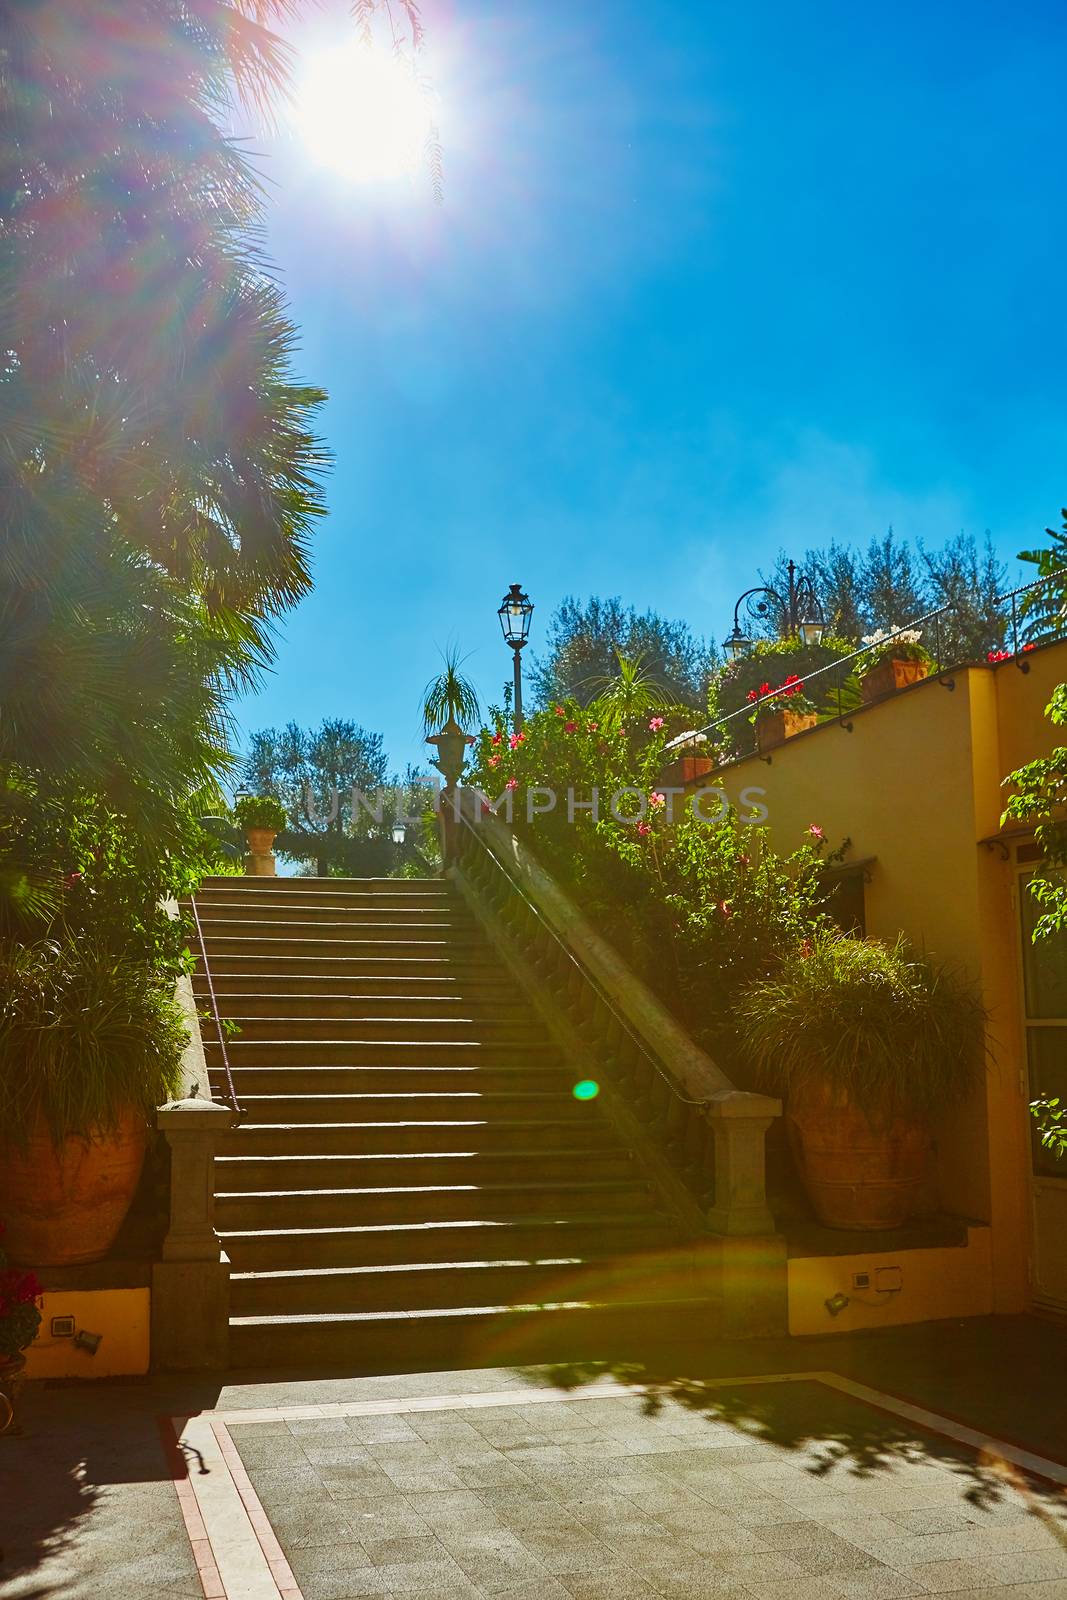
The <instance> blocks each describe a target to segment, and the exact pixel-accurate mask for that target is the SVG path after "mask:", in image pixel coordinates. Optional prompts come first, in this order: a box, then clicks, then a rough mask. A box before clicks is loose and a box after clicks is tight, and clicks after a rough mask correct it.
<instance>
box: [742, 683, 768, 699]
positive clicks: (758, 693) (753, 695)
mask: <svg viewBox="0 0 1067 1600" xmlns="http://www.w3.org/2000/svg"><path fill="white" fill-rule="evenodd" d="M770 692H771V686H770V684H769V683H761V684H760V686H759V688H758V689H750V690H749V691H748V698H749V699H750V700H751V701H752V702H753V703H755V701H757V700H762V699H763V696H764V695H765V694H770Z"/></svg>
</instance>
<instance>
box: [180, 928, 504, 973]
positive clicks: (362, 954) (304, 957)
mask: <svg viewBox="0 0 1067 1600" xmlns="http://www.w3.org/2000/svg"><path fill="white" fill-rule="evenodd" d="M363 933H364V935H365V936H364V937H357V936H356V933H355V932H352V933H349V934H346V935H345V936H344V937H337V938H322V937H319V936H317V935H314V936H313V935H311V934H310V933H309V935H308V937H306V938H304V937H302V936H299V935H297V934H295V933H290V934H289V935H283V934H281V933H278V932H275V931H274V930H273V929H272V927H271V924H270V923H269V922H259V923H249V925H248V931H247V932H244V933H242V932H236V933H235V932H233V931H232V930H231V931H230V932H227V933H226V934H221V933H219V932H218V931H217V930H215V929H211V930H208V929H207V928H205V929H204V943H205V946H206V947H207V956H208V961H209V962H210V963H211V970H212V972H214V970H215V962H216V961H217V960H218V959H219V957H221V956H258V957H259V958H260V959H267V960H270V961H271V962H274V961H280V960H286V959H292V960H297V961H328V962H329V963H330V964H329V966H327V967H325V968H322V969H321V970H323V971H326V972H338V971H342V970H344V968H343V966H342V965H341V964H342V963H344V962H346V961H352V960H359V959H363V960H367V959H370V960H378V961H400V960H404V959H405V958H406V959H409V960H422V961H431V960H436V961H440V962H443V963H445V964H446V965H447V966H449V967H452V968H456V967H462V968H464V969H471V970H476V969H478V968H491V967H495V962H494V961H493V958H492V955H491V953H490V952H489V951H488V950H487V949H486V947H485V945H484V944H482V942H481V941H480V940H479V939H476V938H475V937H474V936H473V935H472V936H470V937H469V938H467V937H466V936H464V937H462V938H461V937H459V936H458V935H456V936H450V937H448V938H440V937H436V936H435V937H434V938H432V939H431V938H417V937H415V936H414V935H413V934H412V933H411V932H410V931H405V930H403V929H392V928H391V929H388V930H386V929H382V930H380V931H379V933H378V934H377V935H375V936H368V935H366V930H363ZM387 934H388V937H387Z"/></svg>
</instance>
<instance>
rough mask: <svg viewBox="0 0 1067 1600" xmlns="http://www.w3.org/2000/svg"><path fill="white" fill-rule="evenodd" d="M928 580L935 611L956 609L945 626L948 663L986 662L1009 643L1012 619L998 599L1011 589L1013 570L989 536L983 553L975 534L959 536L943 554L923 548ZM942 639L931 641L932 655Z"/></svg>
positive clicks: (944, 650)
mask: <svg viewBox="0 0 1067 1600" xmlns="http://www.w3.org/2000/svg"><path fill="white" fill-rule="evenodd" d="M919 551H920V554H921V556H922V559H923V561H924V562H925V564H926V570H927V574H928V579H929V585H930V592H929V599H930V604H931V607H934V606H951V607H952V610H951V613H950V614H949V615H948V616H946V617H943V618H942V619H941V621H940V625H939V626H940V655H941V659H942V660H943V661H949V662H956V661H984V660H985V659H986V656H987V655H988V654H989V652H990V651H991V650H999V649H1001V648H1002V646H1003V644H1004V640H1005V637H1006V635H1007V629H1008V616H1007V613H1006V611H1005V609H1004V606H1003V605H1000V604H998V600H999V597H1000V596H1001V595H1002V594H1003V593H1004V592H1005V590H1006V589H1007V587H1008V569H1007V567H1006V566H1005V564H1004V562H1003V561H1000V560H999V559H998V557H997V554H996V551H995V550H994V549H993V541H992V538H991V537H990V534H989V532H988V531H987V532H986V536H985V539H984V541H983V544H982V546H981V548H979V546H978V544H977V542H976V541H975V538H974V536H973V534H965V533H960V534H957V536H956V537H955V538H954V539H950V540H949V541H948V543H947V544H945V545H943V546H942V548H941V549H940V550H938V551H933V552H929V551H926V550H924V549H923V546H922V544H921V543H920V545H919ZM938 642H939V641H938V639H937V637H934V638H931V639H930V640H928V641H927V643H928V646H929V648H930V649H931V650H932V651H933V650H936V649H937V647H938Z"/></svg>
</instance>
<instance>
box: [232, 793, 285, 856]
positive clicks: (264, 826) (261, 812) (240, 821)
mask: <svg viewBox="0 0 1067 1600" xmlns="http://www.w3.org/2000/svg"><path fill="white" fill-rule="evenodd" d="M233 818H234V821H235V822H236V823H237V826H238V827H239V828H243V829H244V835H245V838H246V839H247V840H248V853H249V855H250V857H251V858H252V863H253V866H254V865H255V863H256V862H257V861H259V862H269V863H270V867H271V869H273V864H274V841H275V839H276V838H277V837H278V834H279V833H281V831H282V829H283V828H284V827H285V824H286V821H287V820H288V819H287V817H286V813H285V807H284V806H283V805H282V803H281V801H280V800H279V799H278V798H277V797H276V796H275V795H273V794H243V795H242V796H241V798H240V799H239V800H238V801H237V802H236V803H235V805H234V808H233ZM260 870H261V874H265V873H266V871H267V869H266V868H261V869H260Z"/></svg>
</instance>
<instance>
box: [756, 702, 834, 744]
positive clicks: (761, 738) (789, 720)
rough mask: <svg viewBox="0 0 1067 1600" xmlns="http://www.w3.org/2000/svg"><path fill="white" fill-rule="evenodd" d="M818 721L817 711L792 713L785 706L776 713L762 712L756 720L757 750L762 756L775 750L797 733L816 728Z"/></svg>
mask: <svg viewBox="0 0 1067 1600" xmlns="http://www.w3.org/2000/svg"><path fill="white" fill-rule="evenodd" d="M818 720H819V716H818V712H816V711H790V710H789V709H788V708H786V707H785V706H782V707H781V708H779V709H778V710H776V711H761V712H760V713H759V715H758V716H757V718H756V749H757V750H758V751H759V752H760V754H761V755H762V754H763V753H764V752H765V751H767V750H773V749H775V748H776V746H777V745H780V744H784V743H785V741H786V740H787V739H791V738H792V737H793V735H794V734H795V733H803V732H804V731H805V729H806V728H814V726H815V724H816V722H817V721H818Z"/></svg>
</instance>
